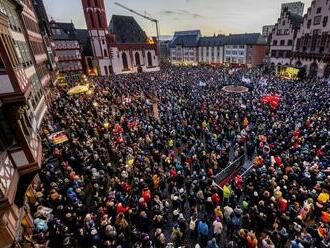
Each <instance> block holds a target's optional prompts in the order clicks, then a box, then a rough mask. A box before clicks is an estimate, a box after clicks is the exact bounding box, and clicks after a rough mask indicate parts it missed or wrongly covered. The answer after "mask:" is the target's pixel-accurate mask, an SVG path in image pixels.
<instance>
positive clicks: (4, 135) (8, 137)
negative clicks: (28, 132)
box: [0, 108, 15, 151]
mask: <svg viewBox="0 0 330 248" xmlns="http://www.w3.org/2000/svg"><path fill="white" fill-rule="evenodd" d="M6 120H7V118H6V117H5V115H4V113H3V111H2V109H1V108H0V151H1V150H5V149H6V148H9V147H10V146H12V145H14V143H15V136H14V134H13V132H12V130H11V128H10V126H9V125H8V123H7V121H6Z"/></svg>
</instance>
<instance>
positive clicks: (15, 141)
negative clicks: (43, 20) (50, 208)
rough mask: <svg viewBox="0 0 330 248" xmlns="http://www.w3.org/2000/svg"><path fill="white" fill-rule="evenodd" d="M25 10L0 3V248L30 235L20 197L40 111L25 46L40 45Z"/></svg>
mask: <svg viewBox="0 0 330 248" xmlns="http://www.w3.org/2000/svg"><path fill="white" fill-rule="evenodd" d="M31 6H32V3H31V2H30V1H24V2H22V1H16V0H3V1H1V2H0V81H1V84H0V247H4V248H6V247H19V245H22V243H23V242H24V238H23V237H24V236H25V237H26V236H30V235H31V234H32V233H31V231H32V227H33V222H32V217H31V215H30V212H29V208H28V205H27V204H26V197H25V196H26V192H27V191H29V190H30V184H31V182H32V181H33V180H34V179H35V176H36V174H37V172H38V170H39V169H40V168H41V157H42V145H41V140H40V137H39V135H38V126H39V125H40V122H41V121H42V118H43V114H44V113H43V112H44V110H43V109H45V108H46V107H45V104H44V100H43V99H44V95H43V89H42V84H41V81H40V79H39V74H38V73H37V70H36V68H38V65H40V64H42V63H41V61H42V59H43V57H44V55H43V54H44V53H43V52H42V51H41V50H40V52H39V53H34V50H33V48H32V46H34V45H36V44H35V43H31V45H30V43H29V41H30V40H33V41H34V42H36V43H38V44H39V42H40V36H39V35H40V33H39V32H38V30H37V29H34V28H35V26H34V24H35V23H36V22H35V19H34V17H35V16H34V12H33V11H32V10H33V8H31ZM26 15H28V17H27V16H26ZM27 18H28V19H27ZM27 22H29V24H28V25H31V27H30V26H29V28H27ZM34 31H35V32H34ZM32 44H33V45H32ZM37 60H38V62H40V63H39V64H38V63H37ZM40 109H41V110H40Z"/></svg>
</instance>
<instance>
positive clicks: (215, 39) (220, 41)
mask: <svg viewBox="0 0 330 248" xmlns="http://www.w3.org/2000/svg"><path fill="white" fill-rule="evenodd" d="M198 44H199V46H223V45H224V44H225V35H219V36H211V37H201V38H200V39H199V43H198Z"/></svg>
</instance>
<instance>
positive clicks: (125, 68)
mask: <svg viewBox="0 0 330 248" xmlns="http://www.w3.org/2000/svg"><path fill="white" fill-rule="evenodd" d="M121 58H122V62H123V67H124V70H128V61H127V55H126V53H125V52H123V53H122V55H121Z"/></svg>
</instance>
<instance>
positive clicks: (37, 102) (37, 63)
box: [21, 0, 51, 128]
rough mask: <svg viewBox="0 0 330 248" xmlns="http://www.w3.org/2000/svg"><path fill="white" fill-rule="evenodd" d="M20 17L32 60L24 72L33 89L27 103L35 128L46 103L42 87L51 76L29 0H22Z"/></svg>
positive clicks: (48, 83) (44, 86)
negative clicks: (34, 121)
mask: <svg viewBox="0 0 330 248" xmlns="http://www.w3.org/2000/svg"><path fill="white" fill-rule="evenodd" d="M21 3H22V4H23V11H22V19H23V24H24V30H25V33H26V37H27V42H28V44H29V45H30V48H31V57H32V60H33V62H34V65H33V67H31V68H30V69H29V71H28V73H26V75H27V76H28V80H29V81H30V82H31V83H32V85H33V87H34V88H35V90H34V91H33V92H34V93H33V94H32V95H31V98H30V99H29V105H30V108H31V110H32V113H33V115H34V117H35V119H36V125H37V128H38V127H39V126H40V124H41V121H42V119H43V116H44V115H45V113H46V110H47V105H46V99H45V94H44V90H43V89H44V88H46V87H48V86H49V85H50V83H51V77H50V74H49V68H48V57H47V51H46V49H45V44H44V40H43V37H42V35H41V33H40V30H39V23H38V19H37V17H36V14H35V12H34V7H33V4H32V1H31V0H24V1H22V2H21Z"/></svg>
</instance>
